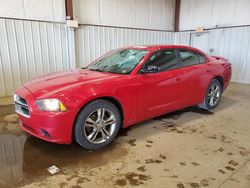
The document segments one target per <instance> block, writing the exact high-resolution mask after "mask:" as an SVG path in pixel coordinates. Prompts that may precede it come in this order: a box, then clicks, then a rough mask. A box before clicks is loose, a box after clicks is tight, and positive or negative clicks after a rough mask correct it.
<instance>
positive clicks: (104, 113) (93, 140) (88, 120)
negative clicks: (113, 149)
mask: <svg viewBox="0 0 250 188" xmlns="http://www.w3.org/2000/svg"><path fill="white" fill-rule="evenodd" d="M120 126H121V116H120V112H119V110H118V109H117V107H116V106H115V105H114V104H113V103H111V102H109V101H106V100H95V101H93V102H91V103H89V104H88V105H87V106H86V107H84V108H83V109H82V111H81V112H80V114H79V115H78V118H77V120H76V123H75V130H74V133H75V140H76V142H77V143H78V144H80V145H81V146H82V147H83V148H85V149H87V150H97V149H101V148H103V147H105V146H107V145H109V144H110V143H111V142H112V141H113V140H114V139H115V137H116V136H117V134H118V132H119V130H120Z"/></svg>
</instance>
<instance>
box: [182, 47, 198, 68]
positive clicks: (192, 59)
mask: <svg viewBox="0 0 250 188" xmlns="http://www.w3.org/2000/svg"><path fill="white" fill-rule="evenodd" d="M179 53H180V58H181V60H182V62H183V66H190V65H197V64H199V63H200V59H199V56H198V54H197V53H195V52H193V51H188V50H180V51H179Z"/></svg>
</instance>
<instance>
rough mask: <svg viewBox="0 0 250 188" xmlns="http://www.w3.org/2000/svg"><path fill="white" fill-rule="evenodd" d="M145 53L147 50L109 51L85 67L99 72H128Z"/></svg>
mask: <svg viewBox="0 0 250 188" xmlns="http://www.w3.org/2000/svg"><path fill="white" fill-rule="evenodd" d="M147 53H148V51H147V50H138V49H122V50H115V51H111V52H109V53H107V54H106V55H104V56H103V57H101V58H100V59H97V60H96V61H95V62H94V63H92V64H90V65H89V66H88V67H87V69H90V70H94V71H99V72H111V73H117V74H130V73H131V72H132V71H133V70H134V68H135V67H136V66H137V65H138V63H139V62H140V61H141V60H142V58H143V57H144V56H145V55H146V54H147Z"/></svg>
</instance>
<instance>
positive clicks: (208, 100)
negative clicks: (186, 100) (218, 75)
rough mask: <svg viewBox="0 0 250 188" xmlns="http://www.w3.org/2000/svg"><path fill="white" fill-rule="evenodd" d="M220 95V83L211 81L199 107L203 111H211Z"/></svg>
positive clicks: (215, 80)
mask: <svg viewBox="0 0 250 188" xmlns="http://www.w3.org/2000/svg"><path fill="white" fill-rule="evenodd" d="M221 93H222V86H221V83H220V82H219V81H218V80H217V79H213V80H212V81H211V82H210V84H209V86H208V90H207V92H206V95H205V98H204V102H203V103H201V104H199V107H200V108H202V109H205V110H213V109H215V108H216V107H217V105H218V104H219V101H220V98H221Z"/></svg>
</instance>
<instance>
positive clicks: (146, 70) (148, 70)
mask: <svg viewBox="0 0 250 188" xmlns="http://www.w3.org/2000/svg"><path fill="white" fill-rule="evenodd" d="M140 72H141V73H145V74H146V73H157V72H159V67H157V66H153V65H150V66H145V67H143V68H142V69H141V71H140Z"/></svg>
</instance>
